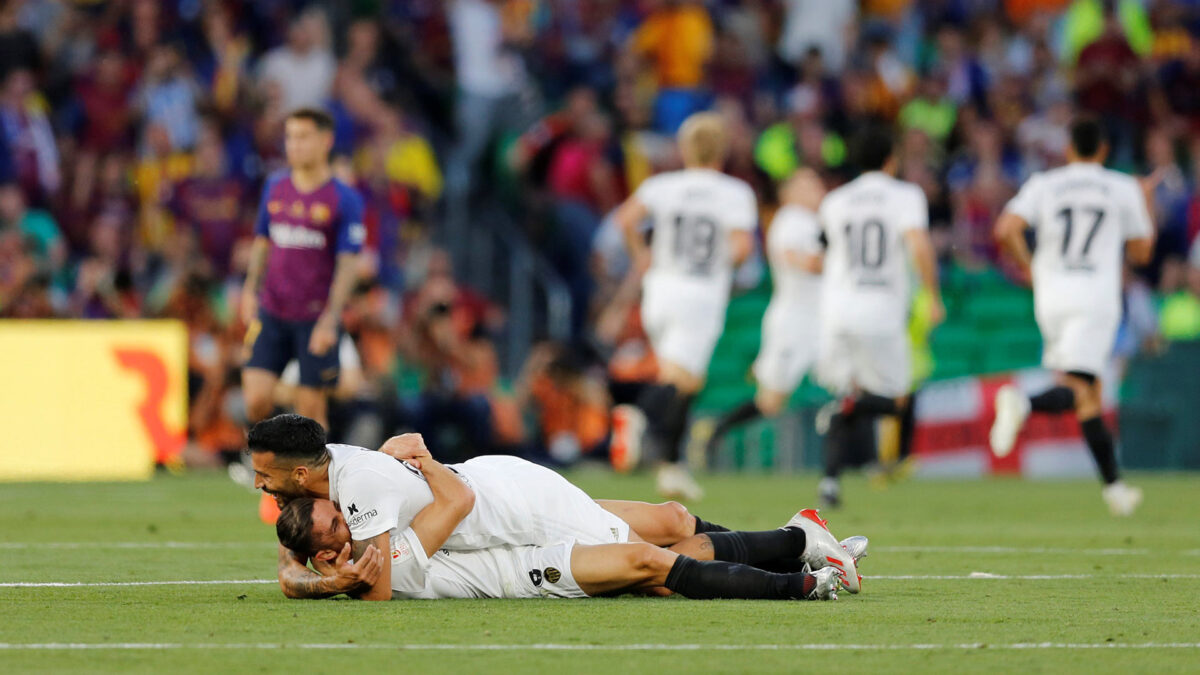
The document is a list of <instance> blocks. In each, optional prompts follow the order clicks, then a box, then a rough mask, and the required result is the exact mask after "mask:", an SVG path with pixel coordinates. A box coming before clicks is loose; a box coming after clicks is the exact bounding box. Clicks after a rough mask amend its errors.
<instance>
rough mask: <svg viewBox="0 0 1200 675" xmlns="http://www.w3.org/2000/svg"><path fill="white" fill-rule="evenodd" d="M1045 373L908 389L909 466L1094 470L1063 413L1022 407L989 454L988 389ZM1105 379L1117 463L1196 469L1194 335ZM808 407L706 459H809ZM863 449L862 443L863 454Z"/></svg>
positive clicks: (1044, 378)
mask: <svg viewBox="0 0 1200 675" xmlns="http://www.w3.org/2000/svg"><path fill="white" fill-rule="evenodd" d="M1052 378H1053V376H1052V375H1051V374H1050V373H1049V372H1047V371H1044V370H1040V369H1028V370H1020V371H1017V372H1014V373H1008V374H1000V375H985V376H972V377H961V378H955V379H950V380H941V381H937V382H932V383H929V384H927V385H925V387H923V388H922V390H921V393H920V395H919V397H918V399H917V431H916V436H915V438H914V448H913V453H914V455H915V456H916V457H917V459H918V460H919V461H918V465H917V469H916V475H917V476H920V477H926V478H971V477H981V476H986V475H996V474H1009V475H1013V474H1016V475H1021V476H1025V477H1028V478H1051V479H1053V478H1091V477H1094V476H1095V473H1096V470H1095V466H1094V464H1093V460H1092V457H1091V453H1089V452H1088V450H1087V446H1086V445H1085V444H1084V442H1083V439H1082V437H1081V436H1080V433H1079V426H1078V423H1077V422H1076V421H1075V419H1074V418H1073V417H1072V416H1070V415H1064V416H1049V415H1034V416H1032V417H1030V419H1029V421H1028V423H1027V424H1026V427H1025V429H1024V430H1023V431H1022V433H1021V436H1020V438H1019V441H1018V444H1017V447H1016V448H1015V449H1014V451H1013V453H1012V454H1011V455H1009V456H1008V457H1006V458H1004V459H997V458H995V457H993V456H992V454H991V452H990V451H989V449H988V440H987V437H988V430H989V429H990V428H991V423H992V419H993V416H994V414H995V410H994V404H993V401H994V399H995V394H996V390H997V389H999V388H1000V387H1001V386H1002V385H1004V384H1007V383H1010V382H1012V383H1015V384H1017V386H1018V387H1019V388H1021V389H1023V390H1025V391H1028V392H1036V391H1040V390H1041V389H1043V388H1045V387H1047V386H1049V385H1050V384H1051V383H1052V381H1053V380H1052ZM1104 380H1105V383H1106V387H1105V417H1106V419H1107V420H1108V422H1109V423H1110V424H1113V425H1114V426H1115V427H1116V428H1117V430H1118V435H1119V441H1120V442H1119V446H1118V452H1119V454H1120V457H1121V463H1122V465H1123V466H1125V467H1127V468H1130V469H1139V470H1171V471H1179V470H1197V469H1200V415H1197V411H1200V342H1191V343H1176V344H1173V345H1171V346H1170V347H1169V348H1168V350H1167V351H1166V352H1165V353H1163V354H1161V355H1157V356H1147V357H1139V358H1137V359H1134V360H1133V361H1132V362H1131V363H1130V364H1129V367H1128V369H1127V371H1126V373H1125V376H1124V378H1123V381H1122V383H1121V384H1120V385H1117V384H1116V382H1117V377H1116V372H1115V366H1114V367H1113V369H1112V372H1110V373H1108V374H1107V375H1106V377H1105V378H1104ZM1118 399H1119V400H1118ZM816 411H817V408H816V407H815V406H812V405H802V406H800V407H798V408H795V409H793V410H791V411H789V412H788V413H787V414H785V415H782V416H781V417H780V418H779V419H778V420H774V421H767V422H757V423H754V424H750V425H747V426H746V427H744V428H743V429H740V430H737V431H734V432H732V433H731V434H730V435H729V437H728V438H727V439H726V440H725V441H724V442H723V443H722V444H721V447H720V449H719V451H718V453H717V455H716V456H715V457H713V458H710V460H711V466H712V468H714V469H716V470H718V471H720V470H750V471H767V472H772V473H791V472H794V471H802V470H814V469H818V468H819V467H820V466H821V458H822V449H821V442H822V439H821V437H820V436H819V435H818V434H817V433H816V431H815V430H814V424H813V420H814V419H815V417H816ZM869 453H870V450H869V449H864V453H863V454H869Z"/></svg>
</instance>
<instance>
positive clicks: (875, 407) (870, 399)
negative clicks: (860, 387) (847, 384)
mask: <svg viewBox="0 0 1200 675" xmlns="http://www.w3.org/2000/svg"><path fill="white" fill-rule="evenodd" d="M854 412H855V413H862V414H866V415H895V414H897V413H899V412H900V407H899V406H897V405H896V399H894V398H888V397H886V396H878V395H876V394H868V393H865V392H864V393H862V394H860V395H859V396H858V397H857V398H855V399H854Z"/></svg>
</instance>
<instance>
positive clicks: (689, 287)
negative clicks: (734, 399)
mask: <svg viewBox="0 0 1200 675" xmlns="http://www.w3.org/2000/svg"><path fill="white" fill-rule="evenodd" d="M727 144H728V139H727V138H726V133H725V128H724V123H723V122H722V120H721V118H720V117H719V116H717V115H715V114H712V113H699V114H696V115H692V116H691V117H689V118H688V119H687V121H685V122H684V123H683V126H682V127H680V130H679V152H680V154H681V155H682V157H683V163H684V167H685V168H684V169H683V170H682V171H675V172H671V173H665V174H660V175H658V176H654V177H652V178H649V179H647V180H646V181H645V182H644V183H642V184H641V186H640V187H638V190H637V192H636V193H635V194H633V195H632V196H631V197H630V198H629V199H628V200H626V202H625V203H624V204H622V205H621V206H620V208H619V209H618V210H617V212H616V220H617V223H618V224H619V225H620V227H621V228H622V230H623V231H624V233H625V242H626V245H627V246H628V248H629V251H630V255H631V257H632V259H633V261H634V270H635V272H634V273H636V274H643V275H644V276H643V281H642V323H643V325H644V326H645V329H646V334H647V335H648V336H649V338H650V343H651V345H652V346H653V348H654V353H655V355H656V357H657V358H658V363H659V372H658V379H657V382H656V384H655V385H653V386H650V387H648V388H647V389H646V390H645V392H643V394H642V395H641V396H640V397H639V398H638V407H639V408H641V410H642V411H643V412H644V413H645V414H646V418H647V420H648V421H649V425H648V434H649V438H650V440H651V441H652V442H653V443H655V445H657V446H658V450H659V452H660V453H662V458H663V460H664V461H663V463H662V465H661V466H660V467H659V471H658V490H659V492H660V493H662V494H663V495H665V496H669V497H682V498H685V499H699V498H700V497H702V496H703V494H704V493H703V490H702V489H701V488H700V486H699V485H697V484H696V481H695V480H694V479H693V478H692V476H691V474H690V473H688V471H687V469H686V468H685V467H684V466H682V465H680V464H679V455H680V443H681V441H682V440H683V435H684V432H685V431H686V430H687V422H688V412H689V410H690V408H691V403H692V399H694V398H695V396H696V394H697V393H698V392H699V391H700V389H701V387H703V385H704V378H705V375H706V374H707V371H708V362H709V359H710V358H711V357H712V353H713V349H714V348H715V347H716V344H717V340H718V339H719V338H720V337H721V332H722V331H723V330H724V327H725V308H726V306H727V305H728V304H729V291H730V286H731V284H732V281H733V270H734V268H735V267H736V266H737V265H739V264H741V263H742V262H743V261H744V260H745V259H746V258H747V257H748V256H749V255H750V253H751V251H752V250H753V247H754V240H753V231H754V227H755V223H756V222H757V219H758V213H757V207H756V201H755V197H754V191H753V190H752V189H751V188H750V186H749V185H747V184H746V183H744V182H742V181H740V180H738V179H736V178H733V177H730V176H727V175H725V174H723V173H721V167H722V166H723V165H724V163H725V155H726V151H727ZM647 219H649V220H650V222H651V227H652V230H653V241H652V243H651V244H650V245H649V246H647V244H646V240H645V237H644V233H643V232H642V231H641V226H642V224H643V223H644V222H645V221H646V220H647ZM630 447H631V449H632V448H636V447H637V445H636V444H630ZM632 454H633V455H634V456H632V457H630V458H629V460H630V463H636V461H637V459H638V457H637V456H636V452H635V453H632Z"/></svg>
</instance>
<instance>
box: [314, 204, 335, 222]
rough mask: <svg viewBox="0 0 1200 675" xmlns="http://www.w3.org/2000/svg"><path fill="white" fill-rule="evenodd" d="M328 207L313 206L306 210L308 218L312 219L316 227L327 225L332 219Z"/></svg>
mask: <svg viewBox="0 0 1200 675" xmlns="http://www.w3.org/2000/svg"><path fill="white" fill-rule="evenodd" d="M332 215H333V214H332V213H330V211H329V207H328V206H326V205H324V204H313V205H312V208H310V209H309V210H308V217H309V218H311V219H312V221H313V223H314V224H316V225H327V224H328V223H329V219H330V218H331V217H332Z"/></svg>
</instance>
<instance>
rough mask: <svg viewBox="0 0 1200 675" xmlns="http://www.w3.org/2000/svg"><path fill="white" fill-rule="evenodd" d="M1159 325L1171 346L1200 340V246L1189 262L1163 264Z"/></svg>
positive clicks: (1196, 247)
mask: <svg viewBox="0 0 1200 675" xmlns="http://www.w3.org/2000/svg"><path fill="white" fill-rule="evenodd" d="M1161 291H1162V293H1163V295H1164V297H1163V301H1162V306H1161V307H1160V308H1159V313H1158V324H1159V328H1160V330H1161V331H1162V336H1163V338H1164V339H1166V340H1167V341H1169V342H1181V341H1187V340H1200V244H1198V245H1194V246H1193V247H1192V252H1191V255H1190V256H1189V258H1188V260H1187V261H1184V260H1181V259H1179V258H1172V259H1169V260H1168V261H1167V262H1166V263H1164V264H1163V272H1162V282H1161Z"/></svg>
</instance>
